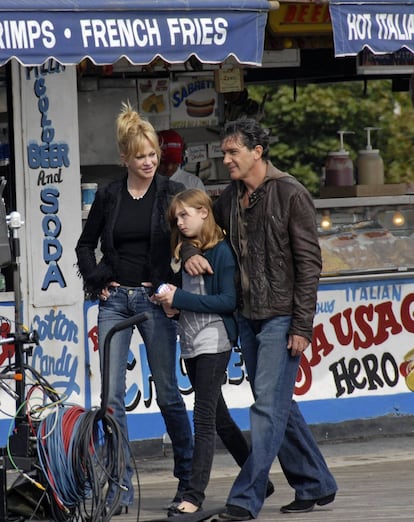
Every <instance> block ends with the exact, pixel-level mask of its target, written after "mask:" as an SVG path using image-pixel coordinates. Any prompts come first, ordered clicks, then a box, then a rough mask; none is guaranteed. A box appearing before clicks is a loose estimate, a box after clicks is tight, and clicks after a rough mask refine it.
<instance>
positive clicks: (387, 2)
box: [329, 0, 414, 56]
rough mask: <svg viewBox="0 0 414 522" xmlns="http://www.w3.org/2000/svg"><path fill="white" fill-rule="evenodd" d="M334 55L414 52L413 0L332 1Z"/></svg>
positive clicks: (330, 6) (330, 5)
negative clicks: (365, 49)
mask: <svg viewBox="0 0 414 522" xmlns="http://www.w3.org/2000/svg"><path fill="white" fill-rule="evenodd" d="M329 8H330V13H331V20H332V28H333V35H334V47H335V56H352V55H356V54H358V53H359V52H360V51H361V50H362V49H363V48H364V47H366V48H368V49H370V50H371V51H372V52H373V53H376V54H383V53H394V52H396V51H398V50H399V49H402V48H407V49H409V50H410V51H411V52H414V0H405V1H404V0H383V1H381V0H362V1H359V2H357V1H355V0H354V1H352V0H350V1H346V0H345V1H341V0H331V1H330V4H329Z"/></svg>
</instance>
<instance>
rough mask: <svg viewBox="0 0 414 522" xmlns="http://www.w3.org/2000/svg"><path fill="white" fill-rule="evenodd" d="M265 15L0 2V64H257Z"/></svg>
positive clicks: (163, 1) (177, 3) (167, 2)
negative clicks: (193, 60) (230, 60)
mask: <svg viewBox="0 0 414 522" xmlns="http://www.w3.org/2000/svg"><path fill="white" fill-rule="evenodd" d="M268 9H269V4H268V1H267V0H248V1H247V0H240V1H238V2H236V1H235V0H228V1H223V0H174V1H171V0H145V1H137V0H53V1H52V0H36V1H35V2H34V1H33V0H29V1H27V0H19V1H16V0H0V65H2V64H4V63H6V62H7V61H8V60H10V58H12V57H13V58H16V59H17V60H18V61H19V62H20V63H22V64H23V65H41V64H43V63H44V62H46V61H47V60H48V59H49V58H54V59H55V60H57V61H58V62H60V63H62V64H64V65H75V64H77V63H79V62H80V61H82V60H83V59H84V58H87V57H88V58H90V59H91V60H92V61H93V62H94V63H95V64H97V65H109V64H112V63H115V62H116V61H118V60H119V59H120V58H123V57H125V58H127V59H128V60H129V61H130V62H131V63H132V64H136V65H144V64H148V63H150V62H151V61H152V60H154V59H155V58H157V57H160V58H162V59H163V60H165V61H166V62H169V63H183V62H185V61H186V60H188V58H189V57H190V56H192V55H194V56H196V57H197V58H198V59H199V60H200V61H201V62H204V63H221V62H223V61H224V60H226V59H227V58H229V57H230V56H233V57H234V58H235V59H236V60H237V61H238V62H239V63H241V64H246V65H260V64H261V61H262V55H263V47H264V32H265V26H266V20H267V12H268Z"/></svg>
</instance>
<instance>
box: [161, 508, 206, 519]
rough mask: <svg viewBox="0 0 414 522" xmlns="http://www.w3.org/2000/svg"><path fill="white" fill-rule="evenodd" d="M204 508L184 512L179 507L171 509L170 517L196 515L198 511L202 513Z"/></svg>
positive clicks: (169, 511)
mask: <svg viewBox="0 0 414 522" xmlns="http://www.w3.org/2000/svg"><path fill="white" fill-rule="evenodd" d="M201 510H202V508H201V507H198V508H197V509H196V510H195V511H183V510H182V509H179V507H178V506H174V507H171V508H170V509H169V510H168V516H169V517H177V516H180V517H182V516H184V515H194V513H197V512H198V511H201Z"/></svg>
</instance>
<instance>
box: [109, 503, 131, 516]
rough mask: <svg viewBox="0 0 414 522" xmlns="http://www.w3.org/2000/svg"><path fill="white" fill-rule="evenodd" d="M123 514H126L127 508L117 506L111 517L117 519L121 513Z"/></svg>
mask: <svg viewBox="0 0 414 522" xmlns="http://www.w3.org/2000/svg"><path fill="white" fill-rule="evenodd" d="M123 512H125V514H128V506H123V505H120V506H118V507H117V508H116V509H115V511H114V512H113V513H112V516H113V517H119V515H122V513H123Z"/></svg>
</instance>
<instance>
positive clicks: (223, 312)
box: [155, 189, 248, 516]
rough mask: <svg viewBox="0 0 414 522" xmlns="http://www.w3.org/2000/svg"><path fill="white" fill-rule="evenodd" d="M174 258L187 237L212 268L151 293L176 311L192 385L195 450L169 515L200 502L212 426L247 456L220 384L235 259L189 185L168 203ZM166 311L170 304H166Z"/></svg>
mask: <svg viewBox="0 0 414 522" xmlns="http://www.w3.org/2000/svg"><path fill="white" fill-rule="evenodd" d="M169 220H170V225H171V242H172V249H173V257H174V260H175V261H177V262H179V261H180V248H181V245H182V241H183V239H185V238H187V240H189V241H190V242H191V243H193V244H194V246H198V247H199V248H200V249H201V250H202V251H203V254H204V256H205V257H206V258H207V259H208V260H209V262H210V264H211V266H212V268H213V271H214V273H213V274H212V275H200V276H195V277H191V276H189V275H188V274H187V273H186V272H185V271H182V288H177V287H176V286H174V285H172V284H168V288H169V291H164V292H163V293H160V294H156V297H155V299H156V300H157V302H158V303H159V304H162V305H163V306H164V309H165V310H166V312H167V313H168V311H169V309H177V310H179V311H180V316H179V333H180V344H181V355H182V358H183V359H184V363H185V366H186V369H187V373H188V377H189V379H190V382H191V384H192V386H193V389H194V395H195V399H194V435H195V437H194V439H195V441H194V453H193V462H192V472H191V478H190V482H189V486H188V488H187V489H186V490H185V491H184V494H183V500H182V502H181V503H180V504H179V505H178V506H177V507H175V508H172V509H170V510H169V515H170V516H173V515H179V514H182V513H193V512H195V511H198V510H199V509H200V508H201V505H202V503H203V501H204V498H205V494H204V492H205V490H206V487H207V484H208V482H209V478H210V472H211V467H212V463H213V457H214V452H215V433H216V424H217V431H218V433H219V435H220V437H221V438H222V440H223V442H224V444H225V445H226V446H227V447H228V449H229V451H230V453H232V455H233V457H234V458H235V459H236V461H237V462H238V463H239V464H242V461H244V460H245V458H247V454H248V447H247V443H246V441H245V439H244V437H243V435H242V433H241V431H240V430H239V428H238V427H237V425H236V424H235V423H234V421H233V419H232V418H231V416H230V414H229V411H228V409H227V406H226V403H225V402H224V399H223V396H222V393H221V386H222V384H223V380H224V375H225V371H226V368H227V363H228V362H229V358H230V354H231V349H232V347H233V346H234V345H235V344H236V340H237V326H236V322H235V319H234V317H233V311H234V310H235V308H236V290H235V285H234V275H235V259H234V257H233V253H232V251H231V249H230V247H229V245H228V244H227V242H226V241H224V233H223V231H222V229H221V228H220V227H219V226H218V225H217V224H216V222H215V219H214V216H213V211H212V202H211V199H210V197H209V196H208V195H207V194H206V192H204V191H202V190H200V189H188V190H185V191H183V192H180V193H179V194H177V195H175V196H174V198H173V200H172V202H171V204H170V207H169ZM170 311H171V310H170Z"/></svg>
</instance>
